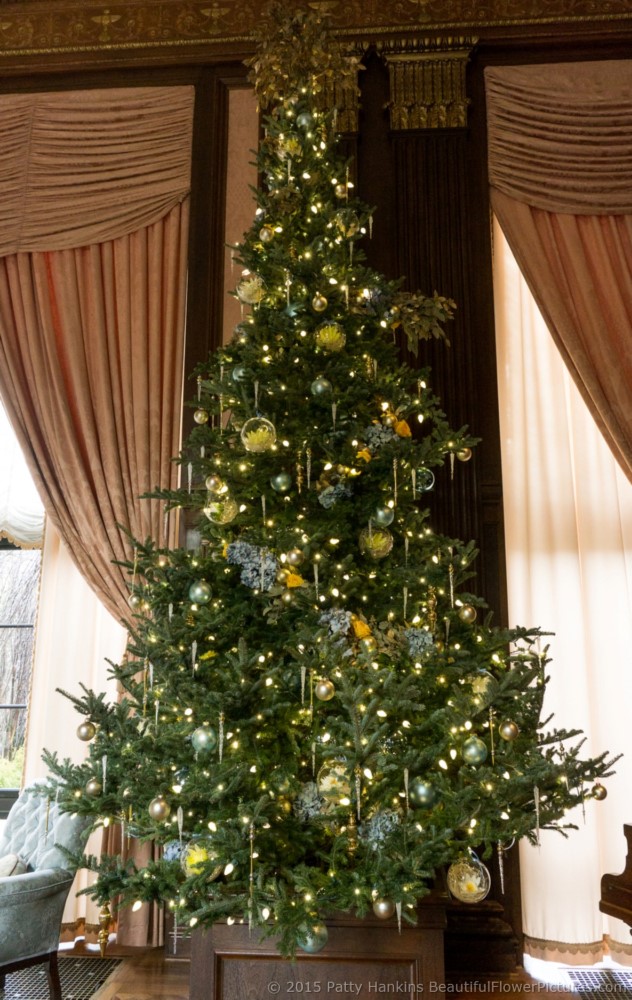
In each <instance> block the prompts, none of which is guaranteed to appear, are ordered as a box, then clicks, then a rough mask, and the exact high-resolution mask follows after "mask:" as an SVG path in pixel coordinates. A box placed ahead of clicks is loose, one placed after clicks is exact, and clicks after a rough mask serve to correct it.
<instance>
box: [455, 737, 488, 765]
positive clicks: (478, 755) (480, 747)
mask: <svg viewBox="0 0 632 1000" xmlns="http://www.w3.org/2000/svg"><path fill="white" fill-rule="evenodd" d="M461 755H462V757H463V760H464V761H465V763H466V764H483V763H484V762H485V761H486V760H487V746H486V745H485V743H483V741H482V740H479V738H478V736H469V737H468V738H467V739H466V740H465V742H464V743H463V746H462V747H461Z"/></svg>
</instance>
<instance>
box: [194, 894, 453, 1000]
mask: <svg viewBox="0 0 632 1000" xmlns="http://www.w3.org/2000/svg"><path fill="white" fill-rule="evenodd" d="M327 927H328V929H329V940H328V942H327V944H326V945H325V947H324V948H323V949H322V951H319V952H318V953H317V954H306V953H305V952H302V951H298V952H297V953H296V959H295V960H294V961H292V960H290V959H285V958H281V957H280V955H279V954H278V952H277V951H276V948H275V946H274V939H273V938H266V939H263V940H262V939H261V938H260V937H259V936H258V934H257V933H256V932H255V931H253V932H252V933H249V930H248V927H247V926H244V925H241V924H233V925H232V926H230V927H229V926H228V925H227V924H215V925H214V926H213V927H211V928H209V929H208V930H196V931H194V932H193V934H192V936H191V984H190V1000H266V998H268V997H277V998H279V1000H296V997H298V996H303V997H305V996H317V995H320V997H322V1000H325V998H327V997H337V996H343V995H346V996H355V997H360V998H361V1000H372V998H374V1000H378V998H379V997H384V996H395V997H397V996H400V997H401V996H409V997H410V996H419V997H421V996H424V997H425V998H426V1000H427V998H428V997H431V996H432V994H433V993H434V994H437V995H439V994H440V988H441V986H442V985H443V982H444V966H443V932H444V928H445V908H444V904H443V902H442V901H434V900H432V899H429V900H428V901H426V902H423V903H421V904H420V905H419V909H418V918H417V925H416V926H415V927H411V926H410V925H409V924H407V923H405V922H402V928H401V932H400V931H399V930H398V927H397V921H396V919H395V918H391V919H390V920H388V921H384V920H379V919H378V918H377V917H374V916H373V915H371V916H370V917H369V916H367V917H365V918H364V919H362V920H359V919H358V918H355V917H351V916H346V915H344V914H343V915H341V916H340V917H338V918H336V919H334V920H328V921H327Z"/></svg>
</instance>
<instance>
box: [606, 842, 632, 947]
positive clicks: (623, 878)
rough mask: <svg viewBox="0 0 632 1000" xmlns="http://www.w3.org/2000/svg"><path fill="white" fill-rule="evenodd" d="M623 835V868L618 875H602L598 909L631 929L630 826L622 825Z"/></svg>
mask: <svg viewBox="0 0 632 1000" xmlns="http://www.w3.org/2000/svg"><path fill="white" fill-rule="evenodd" d="M623 833H624V835H625V839H626V840H627V843H628V854H627V857H626V859H625V868H624V870H623V871H622V873H621V874H620V875H604V876H603V878H602V879H601V899H600V901H599V909H600V910H601V912H602V913H607V914H608V916H610V917H617V919H618V920H623V922H624V923H625V924H628V926H629V927H631V928H632V826H628V824H627V823H626V824H624V827H623ZM630 933H631V934H632V929H631V930H630Z"/></svg>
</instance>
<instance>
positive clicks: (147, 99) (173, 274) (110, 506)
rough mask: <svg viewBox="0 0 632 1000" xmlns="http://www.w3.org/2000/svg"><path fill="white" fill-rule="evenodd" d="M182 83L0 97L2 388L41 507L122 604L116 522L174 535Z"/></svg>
mask: <svg viewBox="0 0 632 1000" xmlns="http://www.w3.org/2000/svg"><path fill="white" fill-rule="evenodd" d="M192 119H193V89H192V88H190V87H173V88H172V87H169V88H167V87H165V88H134V89H120V90H107V91H82V92H73V93H70V94H68V93H60V94H36V95H18V96H16V97H3V98H0V151H4V152H0V220H1V221H0V233H1V234H2V242H1V246H2V252H3V253H4V256H3V257H2V258H0V395H1V396H2V398H3V401H4V404H5V407H6V409H7V412H8V414H9V417H10V420H11V423H12V425H13V427H14V430H15V433H16V435H17V437H18V440H19V441H20V444H21V446H22V448H23V450H24V452H25V455H26V458H27V462H28V464H29V468H30V471H31V474H32V476H33V480H34V482H35V484H36V486H37V488H38V491H39V493H40V495H41V497H42V500H43V502H44V506H45V509H46V513H47V515H48V517H49V518H50V519H51V521H52V522H53V524H54V525H55V527H56V528H57V530H58V531H59V533H60V535H61V537H62V539H63V541H64V543H65V544H66V545H67V546H68V548H69V550H70V552H71V555H72V557H73V559H74V561H75V563H76V564H77V566H78V568H79V569H80V571H81V573H82V574H83V575H84V576H85V577H86V579H87V580H88V582H89V583H90V585H91V587H92V588H93V589H94V590H95V592H96V593H97V594H98V596H99V597H100V599H101V600H102V601H103V603H104V604H105V606H106V607H107V608H108V610H110V612H111V613H112V614H113V615H114V616H115V617H116V618H117V619H121V618H123V617H127V611H128V608H127V596H128V589H127V577H126V574H125V572H124V570H123V569H122V568H121V567H120V566H117V565H114V564H113V561H114V560H121V559H127V560H131V558H132V545H131V542H130V540H129V537H128V535H127V534H126V532H127V531H129V532H130V533H131V535H132V536H133V537H135V538H140V539H144V538H145V537H147V536H149V535H151V537H152V538H154V539H156V540H157V541H158V542H163V541H164V542H167V541H169V538H168V537H165V529H166V532H167V534H168V535H169V536H170V539H171V541H173V540H174V539H175V535H174V532H175V524H174V523H173V522H172V521H170V523H169V524H166V523H165V520H164V518H163V516H162V505H160V504H159V503H157V502H153V501H152V502H150V501H147V500H141V499H140V496H141V494H143V493H144V492H146V491H149V490H153V489H155V488H156V487H159V486H162V487H169V486H174V485H176V477H177V469H176V467H175V466H174V463H173V461H172V459H173V456H174V455H175V454H177V452H178V450H179V438H180V421H181V396H182V364H183V341H184V309H185V288H186V249H187V233H188V211H189V202H188V191H189V185H190V158H191V136H192Z"/></svg>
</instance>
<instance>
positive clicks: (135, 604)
mask: <svg viewBox="0 0 632 1000" xmlns="http://www.w3.org/2000/svg"><path fill="white" fill-rule="evenodd" d="M127 603H128V604H129V606H130V608H131V609H132V611H136V610H137V609H138V608H140V606H141V604H142V603H143V599H142V597H141V596H140V594H130V596H129V597H128V598H127Z"/></svg>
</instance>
